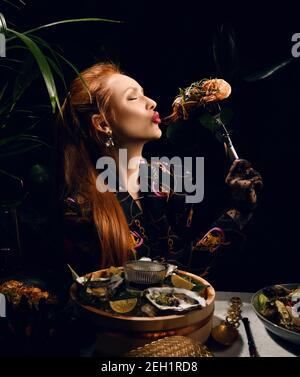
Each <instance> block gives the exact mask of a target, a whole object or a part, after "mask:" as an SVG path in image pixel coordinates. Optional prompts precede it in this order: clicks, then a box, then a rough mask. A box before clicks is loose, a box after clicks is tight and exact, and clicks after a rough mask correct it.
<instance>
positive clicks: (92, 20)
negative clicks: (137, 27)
mask: <svg viewBox="0 0 300 377" xmlns="http://www.w3.org/2000/svg"><path fill="white" fill-rule="evenodd" d="M77 22H110V23H115V24H121V23H123V21H118V20H110V19H107V18H96V17H92V18H72V19H69V20H62V21H56V22H51V23H50V24H46V25H42V26H38V27H36V28H34V29H30V30H27V31H24V32H23V33H22V34H23V35H24V34H31V33H35V32H36V31H38V30H43V29H46V28H49V27H53V26H57V25H62V24H70V23H77ZM9 31H10V30H9ZM15 38H16V36H13V37H10V38H7V40H6V41H7V42H10V41H12V40H13V39H15Z"/></svg>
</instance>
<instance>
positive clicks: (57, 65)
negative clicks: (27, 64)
mask: <svg viewBox="0 0 300 377" xmlns="http://www.w3.org/2000/svg"><path fill="white" fill-rule="evenodd" d="M29 36H30V38H31V39H33V40H34V41H35V42H36V43H37V44H38V45H40V46H43V47H45V48H46V49H48V50H49V51H50V53H51V55H52V56H53V59H54V60H52V59H51V58H50V57H49V56H48V57H47V59H48V62H49V64H50V65H51V67H52V68H53V70H54V71H55V73H56V74H57V75H58V76H59V78H60V79H61V81H62V83H63V85H64V87H65V89H66V90H67V85H66V82H65V78H64V74H63V70H62V68H61V65H60V62H59V59H58V54H57V52H56V51H55V50H54V49H53V48H52V47H51V46H50V45H49V44H48V43H47V42H46V41H44V40H43V39H42V38H40V37H38V36H36V35H31V34H30V35H29Z"/></svg>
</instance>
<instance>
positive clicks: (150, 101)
mask: <svg viewBox="0 0 300 377" xmlns="http://www.w3.org/2000/svg"><path fill="white" fill-rule="evenodd" d="M146 98H147V109H148V110H154V109H155V108H156V106H157V103H156V102H155V101H154V100H153V99H151V98H149V97H146Z"/></svg>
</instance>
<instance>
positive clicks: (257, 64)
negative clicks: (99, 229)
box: [0, 0, 300, 291]
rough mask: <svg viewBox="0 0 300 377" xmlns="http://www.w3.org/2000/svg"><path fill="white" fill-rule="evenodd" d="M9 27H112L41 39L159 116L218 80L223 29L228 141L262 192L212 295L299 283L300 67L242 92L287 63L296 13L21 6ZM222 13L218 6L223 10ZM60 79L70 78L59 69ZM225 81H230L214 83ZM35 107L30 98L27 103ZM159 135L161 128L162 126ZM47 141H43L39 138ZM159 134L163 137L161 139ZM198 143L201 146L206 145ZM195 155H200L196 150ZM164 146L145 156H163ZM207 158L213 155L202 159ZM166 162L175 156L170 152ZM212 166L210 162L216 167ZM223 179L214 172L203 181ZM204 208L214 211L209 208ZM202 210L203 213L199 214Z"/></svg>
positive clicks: (56, 32) (154, 4)
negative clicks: (119, 82)
mask: <svg viewBox="0 0 300 377" xmlns="http://www.w3.org/2000/svg"><path fill="white" fill-rule="evenodd" d="M0 3H1V5H2V7H3V8H2V9H1V11H2V12H3V13H4V14H5V11H7V12H9V17H7V19H8V21H10V22H11V26H13V24H16V25H17V26H18V28H19V29H21V30H22V31H24V30H26V29H30V28H32V27H34V26H39V25H41V24H45V23H49V22H53V21H56V20H60V19H65V18H82V17H103V18H110V19H116V20H122V21H123V23H121V24H107V23H103V24H99V23H95V24H77V25H68V26H59V27H57V28H53V29H48V30H47V31H43V32H40V35H41V36H43V37H44V38H45V39H47V40H48V41H49V42H51V43H53V44H57V45H59V46H60V48H61V49H62V52H63V53H64V55H65V56H66V57H68V59H69V60H71V61H72V62H74V64H76V65H77V67H79V68H80V69H83V68H85V67H88V66H90V65H92V64H93V63H95V62H97V61H101V60H106V59H111V60H113V61H115V62H117V63H120V66H121V68H122V69H123V70H124V71H125V72H126V73H128V74H129V75H130V76H132V77H134V78H135V79H136V80H137V81H139V82H140V83H141V85H142V86H143V87H144V88H145V92H146V94H147V95H148V96H149V97H152V98H153V99H155V100H156V101H157V103H158V107H157V109H158V110H159V111H160V113H161V115H163V116H165V115H167V114H168V113H169V112H170V104H171V101H172V99H173V98H174V95H175V94H177V91H178V87H183V86H187V85H189V84H190V83H191V82H193V81H196V80H199V79H200V78H202V77H207V76H212V77H215V76H217V75H218V74H220V73H219V72H218V71H217V69H216V66H215V64H214V59H213V52H212V43H213V38H214V36H215V35H216V34H217V33H218V31H219V30H220V28H221V25H225V27H226V28H232V29H233V30H234V33H235V37H236V43H237V48H238V64H239V67H240V72H242V74H241V75H240V76H239V79H237V78H236V77H233V78H232V80H233V81H232V82H233V83H234V84H236V86H235V85H233V92H232V96H231V98H230V100H229V101H228V104H227V105H228V107H230V108H231V109H232V110H233V112H234V118H233V121H232V124H231V127H230V128H232V129H233V134H232V138H233V140H234V145H235V147H236V149H237V150H238V152H239V154H240V157H243V158H246V159H248V160H250V161H251V162H252V163H253V165H254V166H255V168H256V169H257V170H259V171H260V172H261V174H262V175H263V178H264V191H263V196H262V198H261V200H260V205H259V208H258V209H257V212H256V215H255V218H254V219H253V220H252V222H251V224H250V225H249V227H248V237H247V241H246V242H245V244H244V246H243V250H242V251H238V253H237V254H236V255H233V254H232V253H229V255H228V258H227V257H226V256H225V255H223V256H222V258H221V261H220V264H219V266H218V267H217V269H216V271H215V272H214V273H213V279H214V281H215V284H216V288H217V289H219V290H222V289H223V290H228V289H231V290H237V291H239V290H249V291H253V290H256V289H258V288H260V287H261V286H264V285H268V284H272V283H281V282H286V283H288V282H299V269H300V258H299V230H298V223H299V219H298V211H299V205H298V204H299V196H298V195H299V194H298V191H299V190H298V185H299V184H298V172H299V162H300V159H299V155H298V153H299V147H298V144H299V139H298V128H299V126H300V124H299V115H298V114H299V100H300V94H299V84H300V78H299V73H300V69H299V67H300V58H298V59H296V58H295V59H294V61H292V62H291V63H290V64H289V65H288V66H287V67H285V68H283V69H282V70H280V71H278V72H277V73H275V74H274V75H272V76H271V77H269V78H266V79H264V80H260V81H257V82H254V83H246V82H244V81H243V80H241V77H242V76H245V75H246V74H247V73H249V74H250V73H253V72H256V71H259V70H260V69H263V68H267V67H270V66H271V65H272V64H275V63H278V62H281V61H284V60H286V59H288V58H291V57H292V56H291V48H292V44H293V43H292V42H291V37H292V35H293V34H294V33H296V32H300V22H299V17H300V12H299V11H298V9H297V7H296V5H295V3H296V2H295V3H293V2H290V3H289V2H284V4H283V3H280V5H279V4H276V3H270V4H265V5H264V4H263V3H262V2H260V3H254V2H246V3H243V4H240V5H237V3H236V4H233V3H230V2H226V4H221V3H220V4H218V3H216V2H213V3H211V4H208V3H207V2H204V1H179V2H175V1H123V2H121V1H120V2H117V1H105V2H104V1H96V0H94V1H92V0H85V1H78V2H69V1H63V0H61V1H57V0H54V1H53V0H51V1H49V0H46V1H27V2H26V6H25V7H22V9H21V10H20V11H18V10H15V11H12V9H11V8H10V9H9V10H8V8H7V5H5V3H4V2H3V3H2V2H0ZM224 3H225V2H224ZM66 75H67V77H69V79H72V77H73V74H72V73H71V72H70V71H69V70H67V69H66ZM223 77H224V78H225V79H228V80H229V79H230V77H229V76H228V77H226V74H223ZM38 100H39V98H38V97H37V98H35V96H34V95H32V97H31V101H32V102H35V101H38ZM162 129H163V131H165V129H164V126H162ZM45 132H46V134H47V131H45ZM164 133H165V132H164ZM205 140H206V139H205ZM208 143H211V144H209V145H207V144H205V145H202V144H203V142H202V144H201V140H200V141H199V150H197V151H196V152H195V153H196V154H197V155H198V156H204V157H206V154H207V155H208V165H207V166H208V167H207V166H206V168H207V169H208V170H209V169H210V168H212V167H213V166H215V165H216V163H214V161H213V156H214V155H215V156H216V161H218V158H219V157H218V156H219V154H220V151H219V150H218V148H220V146H216V145H215V144H214V143H213V142H212V141H208ZM202 146H203V149H202ZM163 147H164V142H163V140H161V141H159V142H157V143H151V144H149V145H147V151H149V153H154V151H155V152H157V151H159V152H160V153H161V154H162V155H163V154H164V150H163ZM211 147H214V148H216V154H215V152H214V151H212V150H211ZM176 148H178V149H175V150H173V151H172V152H175V153H178V154H180V153H181V152H182V150H180V149H179V147H176ZM216 161H215V162H216ZM215 173H216V174H220V175H222V179H223V175H224V171H223V166H222V167H221V168H220V170H219V171H218V170H216V171H213V172H212V175H214V174H215ZM211 205H212V207H213V206H214V203H212V204H211ZM207 206H208V207H209V206H210V204H207Z"/></svg>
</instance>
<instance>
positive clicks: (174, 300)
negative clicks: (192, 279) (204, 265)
mask: <svg viewBox="0 0 300 377" xmlns="http://www.w3.org/2000/svg"><path fill="white" fill-rule="evenodd" d="M146 297H147V299H148V300H149V301H150V302H151V303H152V304H153V305H154V306H156V307H157V308H158V309H160V310H174V311H178V312H181V311H184V310H190V309H193V308H197V307H202V308H203V307H205V306H206V301H205V299H204V298H203V297H200V296H199V295H198V294H197V293H196V292H192V291H189V290H187V289H183V288H169V287H162V288H160V287H154V288H148V290H147V293H146Z"/></svg>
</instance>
